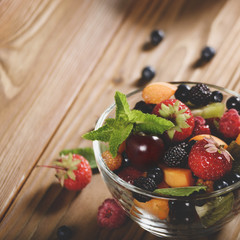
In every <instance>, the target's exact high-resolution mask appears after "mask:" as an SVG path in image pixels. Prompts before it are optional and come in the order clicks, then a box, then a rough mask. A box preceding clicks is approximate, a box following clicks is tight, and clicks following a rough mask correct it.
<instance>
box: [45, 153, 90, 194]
mask: <svg viewBox="0 0 240 240" xmlns="http://www.w3.org/2000/svg"><path fill="white" fill-rule="evenodd" d="M46 167H47V166H46ZM49 167H52V168H55V169H56V170H57V173H56V177H57V178H58V180H59V181H60V183H61V185H62V186H64V187H65V188H67V189H68V190H73V191H78V190H81V189H83V188H84V187H86V186H87V184H88V183H89V182H90V181H91V177H92V170H91V167H90V165H89V162H88V161H87V160H86V159H85V158H84V157H83V156H80V155H77V154H69V155H66V156H62V157H61V159H58V160H56V161H54V165H53V166H49Z"/></svg>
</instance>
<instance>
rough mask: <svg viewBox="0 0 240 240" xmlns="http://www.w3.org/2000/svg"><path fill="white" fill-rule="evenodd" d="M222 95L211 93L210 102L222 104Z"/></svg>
mask: <svg viewBox="0 0 240 240" xmlns="http://www.w3.org/2000/svg"><path fill="white" fill-rule="evenodd" d="M222 100H223V94H222V93H221V92H220V91H213V92H212V95H211V102H222Z"/></svg>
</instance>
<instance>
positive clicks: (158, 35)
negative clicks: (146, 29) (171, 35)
mask: <svg viewBox="0 0 240 240" xmlns="http://www.w3.org/2000/svg"><path fill="white" fill-rule="evenodd" d="M164 36H165V34H164V32H163V31H162V30H153V31H152V32H151V43H152V45H154V46H156V45H158V44H159V43H160V42H161V41H162V40H163V38H164Z"/></svg>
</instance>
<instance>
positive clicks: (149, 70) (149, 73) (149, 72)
mask: <svg viewBox="0 0 240 240" xmlns="http://www.w3.org/2000/svg"><path fill="white" fill-rule="evenodd" d="M154 77H155V69H154V68H153V67H151V66H147V67H145V68H143V70H142V80H145V81H151V80H152V79H153V78H154Z"/></svg>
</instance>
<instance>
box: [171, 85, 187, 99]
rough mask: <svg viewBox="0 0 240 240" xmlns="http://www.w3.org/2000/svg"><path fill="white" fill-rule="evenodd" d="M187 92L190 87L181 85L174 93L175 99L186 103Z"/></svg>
mask: <svg viewBox="0 0 240 240" xmlns="http://www.w3.org/2000/svg"><path fill="white" fill-rule="evenodd" d="M189 91H190V87H189V86H188V85H185V84H181V85H179V86H178V88H177V90H176V92H175V98H177V99H179V100H180V101H182V102H187V101H188V99H189Z"/></svg>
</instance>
